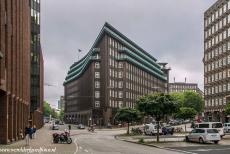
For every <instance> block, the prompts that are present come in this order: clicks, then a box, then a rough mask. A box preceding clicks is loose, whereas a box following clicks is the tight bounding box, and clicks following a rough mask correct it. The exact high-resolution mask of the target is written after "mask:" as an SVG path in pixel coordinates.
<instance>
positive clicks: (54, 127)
mask: <svg viewBox="0 0 230 154" xmlns="http://www.w3.org/2000/svg"><path fill="white" fill-rule="evenodd" d="M51 129H52V130H59V126H58V125H57V124H53V125H52V126H51Z"/></svg>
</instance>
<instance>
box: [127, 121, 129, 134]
mask: <svg viewBox="0 0 230 154" xmlns="http://www.w3.org/2000/svg"><path fill="white" fill-rule="evenodd" d="M127 134H129V122H128V130H127Z"/></svg>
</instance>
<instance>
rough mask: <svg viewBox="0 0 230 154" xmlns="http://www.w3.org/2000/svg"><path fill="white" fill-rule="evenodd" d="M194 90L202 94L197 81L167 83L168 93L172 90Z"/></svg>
mask: <svg viewBox="0 0 230 154" xmlns="http://www.w3.org/2000/svg"><path fill="white" fill-rule="evenodd" d="M188 90H189V91H194V92H197V93H199V94H200V95H201V96H203V95H204V94H203V92H202V91H201V90H200V89H199V87H198V84H197V83H187V82H173V83H169V93H173V92H185V91H188Z"/></svg>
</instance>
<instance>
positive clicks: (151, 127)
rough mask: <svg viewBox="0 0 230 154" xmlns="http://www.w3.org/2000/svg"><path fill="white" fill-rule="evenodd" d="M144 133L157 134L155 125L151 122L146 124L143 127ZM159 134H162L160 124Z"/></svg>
mask: <svg viewBox="0 0 230 154" xmlns="http://www.w3.org/2000/svg"><path fill="white" fill-rule="evenodd" d="M144 133H145V135H156V134H157V125H154V124H152V123H150V124H146V125H145V127H144ZM159 134H162V129H161V126H160V127H159Z"/></svg>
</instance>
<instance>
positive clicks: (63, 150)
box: [0, 124, 76, 154]
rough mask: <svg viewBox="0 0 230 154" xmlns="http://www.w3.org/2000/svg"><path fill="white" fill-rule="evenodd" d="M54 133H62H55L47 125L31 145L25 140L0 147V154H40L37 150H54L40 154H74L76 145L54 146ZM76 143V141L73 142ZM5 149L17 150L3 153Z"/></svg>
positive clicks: (39, 131) (31, 141) (38, 132)
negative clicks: (27, 150) (20, 150)
mask: <svg viewBox="0 0 230 154" xmlns="http://www.w3.org/2000/svg"><path fill="white" fill-rule="evenodd" d="M54 132H60V131H53V130H50V126H49V125H48V124H46V125H45V126H44V127H43V128H41V129H40V130H38V131H37V135H36V138H35V139H32V140H30V145H29V146H26V142H25V140H20V141H17V142H14V143H12V144H9V145H0V154H1V153H4V154H24V153H33V154H34V153H35V154H36V153H39V152H38V151H37V152H36V151H35V150H36V149H39V150H42V149H43V150H53V151H50V152H44V151H43V152H41V153H40V154H43V153H44V154H47V153H55V154H73V153H74V152H73V151H75V149H76V145H75V144H74V143H72V144H53V142H52V134H53V133H54ZM73 142H74V141H73ZM4 149H8V150H15V151H11V152H10V151H9V152H7V151H2V150H4ZM17 149H31V150H30V151H29V152H26V151H24V152H18V151H16V150H17Z"/></svg>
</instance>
